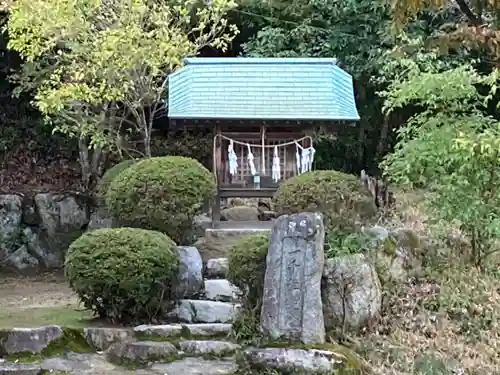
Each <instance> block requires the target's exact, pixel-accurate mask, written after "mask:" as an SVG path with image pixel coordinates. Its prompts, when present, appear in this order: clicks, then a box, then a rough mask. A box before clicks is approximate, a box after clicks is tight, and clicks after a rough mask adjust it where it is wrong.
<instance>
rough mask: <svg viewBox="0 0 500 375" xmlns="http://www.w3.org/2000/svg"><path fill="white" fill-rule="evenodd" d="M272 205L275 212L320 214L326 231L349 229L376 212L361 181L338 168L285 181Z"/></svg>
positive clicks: (309, 173)
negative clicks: (311, 212)
mask: <svg viewBox="0 0 500 375" xmlns="http://www.w3.org/2000/svg"><path fill="white" fill-rule="evenodd" d="M273 205H274V209H275V211H276V212H277V213H278V214H294V213H299V212H304V211H313V212H315V211H318V212H321V213H323V215H324V220H325V228H326V232H327V233H328V232H331V231H334V230H336V229H342V230H344V229H346V230H348V229H352V228H354V227H356V224H357V223H358V222H365V221H367V220H369V219H372V218H373V217H375V215H376V213H377V208H376V206H375V203H374V200H373V198H372V196H371V195H370V193H369V191H368V190H367V189H366V188H365V187H364V186H363V185H362V184H361V182H360V181H359V180H358V179H357V178H356V177H355V176H353V175H349V174H346V173H342V172H337V171H313V172H308V173H304V174H301V175H298V176H295V177H293V178H290V179H288V180H286V181H284V182H283V183H282V184H281V185H280V187H279V189H278V192H277V193H276V195H275V196H274V198H273Z"/></svg>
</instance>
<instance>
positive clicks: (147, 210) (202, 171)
mask: <svg viewBox="0 0 500 375" xmlns="http://www.w3.org/2000/svg"><path fill="white" fill-rule="evenodd" d="M214 193H215V182H214V177H213V175H212V174H211V173H210V172H209V171H208V170H207V169H206V168H205V167H203V166H202V165H201V164H200V163H199V162H197V161H196V160H194V159H190V158H186V157H183V156H164V157H154V158H149V159H145V160H142V161H140V162H138V163H135V164H134V165H132V166H130V167H129V168H127V169H125V170H124V171H122V172H121V173H120V174H119V175H118V176H117V177H116V178H115V179H114V180H113V181H112V182H111V184H110V185H109V188H108V192H107V194H106V206H107V207H108V209H109V212H110V213H111V214H112V215H113V217H115V218H116V219H117V220H118V221H119V222H120V223H122V225H124V226H132V227H140V228H146V229H152V230H158V231H161V232H164V233H166V234H168V235H169V236H170V238H172V239H173V240H175V241H176V242H177V243H178V244H184V243H187V242H188V241H189V240H190V236H191V230H192V223H193V219H194V217H195V216H196V215H197V214H198V213H200V212H201V209H202V208H203V204H204V203H205V202H206V201H207V200H210V199H212V198H213V196H214Z"/></svg>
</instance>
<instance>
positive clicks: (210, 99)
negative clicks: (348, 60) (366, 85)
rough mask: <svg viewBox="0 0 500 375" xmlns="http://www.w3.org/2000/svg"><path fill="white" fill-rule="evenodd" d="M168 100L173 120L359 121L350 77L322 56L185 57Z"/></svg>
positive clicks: (173, 80)
mask: <svg viewBox="0 0 500 375" xmlns="http://www.w3.org/2000/svg"><path fill="white" fill-rule="evenodd" d="M168 104H169V106H168V116H169V117H170V118H177V119H256V120H259V119H260V120H359V115H358V111H357V109H356V103H355V101H354V91H353V84H352V77H351V76H350V75H349V74H348V73H346V72H345V71H343V70H342V69H340V68H339V67H338V66H337V65H336V60H335V59H324V58H250V57H246V58H243V57H242V58H224V57H222V58H188V59H185V65H184V67H182V68H181V69H179V70H178V71H176V72H174V73H172V74H171V75H170V77H169V84H168Z"/></svg>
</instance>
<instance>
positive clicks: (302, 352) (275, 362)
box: [242, 346, 368, 375]
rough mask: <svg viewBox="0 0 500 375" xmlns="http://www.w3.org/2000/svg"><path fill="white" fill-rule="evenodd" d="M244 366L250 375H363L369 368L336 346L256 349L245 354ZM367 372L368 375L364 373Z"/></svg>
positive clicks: (347, 351) (345, 350) (248, 350)
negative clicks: (324, 348)
mask: <svg viewBox="0 0 500 375" xmlns="http://www.w3.org/2000/svg"><path fill="white" fill-rule="evenodd" d="M242 364H243V365H244V366H245V369H246V370H250V371H252V370H253V371H252V372H250V373H260V372H266V371H269V372H271V373H275V372H276V373H280V374H281V373H283V374H301V375H302V374H303V375H309V374H310V375H323V374H337V373H339V374H349V373H351V372H352V373H353V374H363V373H368V371H366V370H367V369H366V367H367V366H366V365H365V364H364V363H363V361H362V360H361V359H360V358H359V357H358V356H357V355H356V354H355V353H354V352H351V351H350V350H349V349H347V348H345V347H341V346H333V347H332V348H331V349H327V350H317V349H292V348H255V349H247V350H245V351H244V352H243V360H242ZM365 371H366V372H365Z"/></svg>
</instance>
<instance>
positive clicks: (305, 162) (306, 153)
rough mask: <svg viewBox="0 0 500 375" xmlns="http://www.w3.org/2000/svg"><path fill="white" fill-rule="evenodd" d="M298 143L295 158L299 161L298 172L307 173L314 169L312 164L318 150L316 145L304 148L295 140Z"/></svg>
mask: <svg viewBox="0 0 500 375" xmlns="http://www.w3.org/2000/svg"><path fill="white" fill-rule="evenodd" d="M295 145H296V149H297V151H296V153H295V158H296V162H297V172H298V174H302V173H306V172H309V171H311V170H312V165H313V161H314V154H315V153H316V150H315V149H314V147H312V146H311V147H307V148H304V147H302V146H301V145H299V144H298V143H297V142H295Z"/></svg>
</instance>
